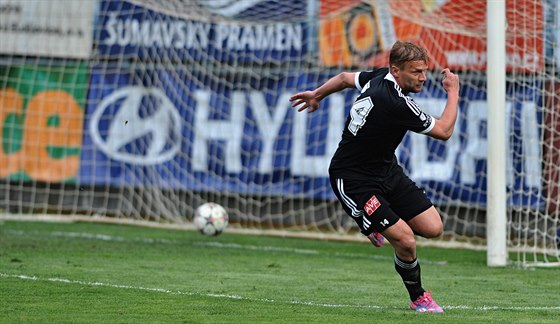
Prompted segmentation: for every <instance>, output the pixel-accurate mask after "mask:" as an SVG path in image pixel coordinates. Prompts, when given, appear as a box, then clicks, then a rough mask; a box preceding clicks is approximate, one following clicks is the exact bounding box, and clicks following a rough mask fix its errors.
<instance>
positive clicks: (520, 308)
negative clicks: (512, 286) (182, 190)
mask: <svg viewBox="0 0 560 324" xmlns="http://www.w3.org/2000/svg"><path fill="white" fill-rule="evenodd" d="M0 277H2V278H16V279H21V280H33V281H47V282H55V283H65V284H77V285H82V286H95V287H107V288H116V289H130V290H140V291H149V292H156V293H163V294H170V295H182V296H200V297H211V298H222V299H237V300H246V301H251V302H265V303H280V304H290V305H304V306H315V307H328V308H367V309H377V310H387V309H402V307H390V306H379V305H351V304H328V303H317V302H313V301H301V300H289V301H280V300H274V299H269V298H248V297H243V296H239V295H230V294H210V293H195V292H184V291H180V290H170V289H165V288H150V287H141V286H130V285H119V284H109V283H103V282H98V281H84V280H70V279H64V278H40V277H36V276H28V275H18V274H8V273H0ZM442 307H443V308H444V309H447V310H452V309H458V310H473V311H512V310H516V311H560V306H511V307H502V306H488V305H483V306H468V305H444V306H442Z"/></svg>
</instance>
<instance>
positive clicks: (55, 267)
mask: <svg viewBox="0 0 560 324" xmlns="http://www.w3.org/2000/svg"><path fill="white" fill-rule="evenodd" d="M418 253H419V259H420V262H421V264H422V273H423V281H424V286H425V287H426V288H427V289H429V290H432V291H433V296H434V298H435V299H436V300H437V301H438V303H439V304H440V305H442V306H443V307H444V309H445V310H446V313H444V314H420V313H416V312H413V311H411V310H409V309H408V305H407V293H406V290H405V289H404V286H403V284H402V282H401V280H400V278H399V277H398V275H397V274H396V272H395V271H394V268H393V267H394V266H393V261H392V257H393V250H392V248H391V247H390V246H387V245H386V246H384V247H382V248H379V249H374V248H373V247H372V246H371V245H370V244H369V243H368V242H366V241H365V240H364V242H363V243H357V242H335V241H319V240H305V239H291V238H290V239H289V238H278V237H267V236H250V235H234V234H231V233H227V232H226V233H225V234H223V235H221V236H219V237H214V238H209V237H204V236H202V235H200V234H199V233H196V232H189V231H179V230H165V229H154V228H142V227H134V226H124V225H107V224H91V223H48V222H45V223H41V222H15V221H4V222H0V322H3V323H14V322H26V323H27V322H38V323H65V322H66V323H67V322H72V323H145V322H149V323H157V322H159V323H312V322H313V323H398V322H427V321H429V322H430V323H483V322H487V323H495V322H500V323H560V269H558V268H553V269H550V268H548V269H546V268H537V269H521V268H514V267H507V268H488V267H486V265H485V262H486V256H485V253H484V252H478V251H469V250H452V249H436V248H419V252H418Z"/></svg>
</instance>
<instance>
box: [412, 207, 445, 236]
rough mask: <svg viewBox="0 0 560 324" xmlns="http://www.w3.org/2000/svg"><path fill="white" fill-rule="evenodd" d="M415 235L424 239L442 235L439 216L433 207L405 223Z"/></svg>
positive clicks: (441, 224)
mask: <svg viewBox="0 0 560 324" xmlns="http://www.w3.org/2000/svg"><path fill="white" fill-rule="evenodd" d="M406 222H407V224H408V226H410V228H412V230H413V231H414V233H415V234H417V235H420V236H422V237H425V238H434V237H438V236H440V235H441V234H442V233H443V223H442V221H441V216H440V215H439V213H438V211H437V210H436V208H435V207H434V206H431V207H430V208H428V209H426V210H425V211H423V212H421V213H420V214H419V215H417V216H415V217H413V218H411V219H409V220H407V221H406Z"/></svg>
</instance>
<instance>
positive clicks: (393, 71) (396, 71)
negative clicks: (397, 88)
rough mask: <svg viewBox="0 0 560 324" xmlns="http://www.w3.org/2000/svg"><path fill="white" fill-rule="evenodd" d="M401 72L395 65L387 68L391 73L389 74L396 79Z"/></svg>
mask: <svg viewBox="0 0 560 324" xmlns="http://www.w3.org/2000/svg"><path fill="white" fill-rule="evenodd" d="M400 71H401V69H399V67H398V66H396V65H391V67H390V68H389V72H391V74H392V75H393V76H394V77H395V78H398V76H399V72H400Z"/></svg>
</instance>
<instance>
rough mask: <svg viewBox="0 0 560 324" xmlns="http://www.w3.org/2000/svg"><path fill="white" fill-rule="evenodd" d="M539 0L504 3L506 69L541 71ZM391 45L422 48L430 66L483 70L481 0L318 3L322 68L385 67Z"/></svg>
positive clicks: (483, 10) (483, 0) (483, 6)
mask: <svg viewBox="0 0 560 324" xmlns="http://www.w3.org/2000/svg"><path fill="white" fill-rule="evenodd" d="M543 19H544V16H543V5H542V0H507V2H506V23H507V34H506V44H507V46H506V48H507V50H506V51H507V62H506V68H507V69H508V70H509V71H512V70H515V71H524V72H534V71H538V70H540V69H542V68H543V67H544V29H543V26H544V25H543ZM396 40H408V41H412V42H415V43H417V44H419V45H421V46H424V47H425V48H426V49H427V50H428V52H429V54H430V57H431V67H432V68H435V67H449V68H451V69H455V70H485V69H486V0H448V1H434V0H378V1H371V2H369V3H363V2H362V1H353V0H346V1H335V0H322V1H321V10H320V23H319V48H320V50H321V52H320V61H321V63H322V64H323V65H325V66H344V67H350V66H360V67H363V66H386V65H387V64H388V50H389V49H390V47H391V45H392V44H393V43H394V42H395V41H396Z"/></svg>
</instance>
